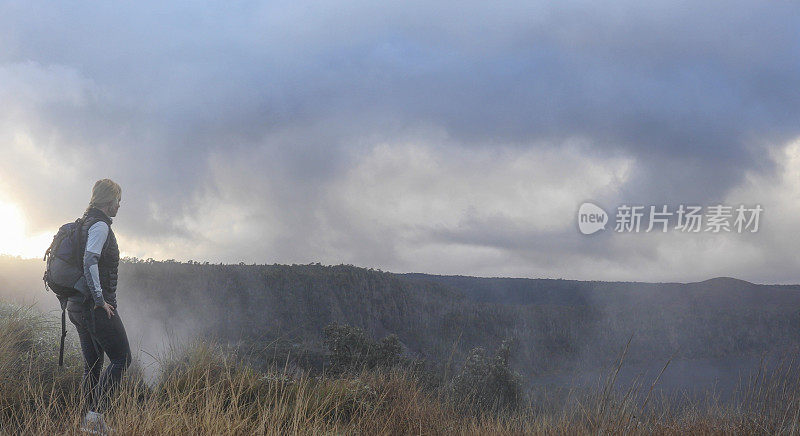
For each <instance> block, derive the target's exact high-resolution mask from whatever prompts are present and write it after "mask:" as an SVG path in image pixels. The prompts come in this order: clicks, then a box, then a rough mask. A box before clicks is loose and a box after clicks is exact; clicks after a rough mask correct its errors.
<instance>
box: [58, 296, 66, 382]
mask: <svg viewBox="0 0 800 436" xmlns="http://www.w3.org/2000/svg"><path fill="white" fill-rule="evenodd" d="M59 300H60V299H59ZM66 337H67V301H66V300H62V301H61V347H60V348H59V349H58V366H59V367H63V366H64V339H65V338H66Z"/></svg>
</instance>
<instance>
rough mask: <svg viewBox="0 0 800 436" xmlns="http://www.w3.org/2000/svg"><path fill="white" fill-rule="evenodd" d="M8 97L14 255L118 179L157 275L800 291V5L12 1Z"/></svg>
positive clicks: (5, 238)
mask: <svg viewBox="0 0 800 436" xmlns="http://www.w3.org/2000/svg"><path fill="white" fill-rule="evenodd" d="M0 103H2V104H0V150H1V151H2V159H0V226H2V227H3V230H0V252H5V253H10V254H16V255H22V256H31V257H33V256H39V255H40V253H41V252H42V251H43V250H44V248H45V247H46V246H47V245H48V242H49V241H48V240H49V238H51V236H52V234H53V233H54V231H55V229H56V228H57V227H58V226H59V225H60V224H62V223H64V222H67V221H70V220H73V219H75V218H76V217H78V216H79V215H80V214H81V213H82V211H83V209H84V208H85V207H86V204H87V202H88V199H89V194H90V190H91V186H92V184H93V183H94V181H95V180H97V179H100V178H105V177H109V178H112V179H114V180H116V181H117V182H119V183H120V184H121V185H122V187H123V201H122V208H121V209H120V212H119V215H118V217H117V218H116V220H115V223H114V229H115V232H116V233H117V235H118V239H119V240H120V244H121V246H122V250H123V252H124V254H126V255H128V256H137V257H140V258H148V257H152V258H155V259H168V258H174V259H178V260H188V259H193V260H200V261H205V260H207V261H211V262H239V261H244V262H247V263H254V262H255V263H274V262H277V263H308V262H322V263H324V264H339V263H350V264H354V265H358V266H365V267H374V268H381V269H384V270H389V271H396V272H406V271H419V272H430V273H441V274H465V275H481V276H517V277H564V278H576V279H600V280H647V281H694V280H703V279H707V278H711V277H715V276H734V277H739V278H742V279H747V280H751V281H757V282H765V283H800V256H798V255H797V254H796V253H797V250H798V247H800V232H798V231H797V226H798V223H800V5H798V3H796V2H789V1H774V2H761V1H753V2H737V1H724V2H722V1H720V2H676V1H667V2H638V1H636V2H634V1H630V2H627V1H620V2H614V3H613V4H602V3H599V2H589V1H586V2H573V1H559V2H532V1H513V0H512V1H508V2H500V3H497V2H494V3H491V2H490V3H487V2H464V1H459V2H447V1H441V2H433V3H431V2H428V1H425V2H418V1H405V2H394V3H386V2H374V1H340V2H305V1H292V2H283V1H278V2H269V3H266V2H263V3H262V2H205V3H203V2H148V1H140V2H130V3H126V4H121V3H120V2H106V3H96V2H93V3H83V2H68V3H67V2H55V3H51V2H47V3H40V2H35V1H31V2H0ZM584 201H592V202H594V203H596V204H598V205H600V206H602V207H603V208H604V209H605V210H606V211H608V212H609V214H610V219H611V220H612V221H613V220H614V219H615V216H614V214H615V209H616V208H617V207H618V206H620V205H623V204H630V205H659V207H660V206H661V205H668V206H669V207H670V210H672V209H674V208H676V207H677V206H678V205H680V204H695V205H701V206H704V207H708V206H712V205H718V204H722V205H731V206H738V205H739V204H744V205H747V206H753V205H755V204H760V205H761V206H762V207H763V208H764V212H763V213H762V214H761V216H760V227H759V229H758V232H755V233H752V232H744V233H738V232H735V231H733V232H720V233H718V234H714V233H711V232H699V233H685V232H679V231H668V232H666V233H660V232H650V233H646V232H639V233H634V232H628V233H625V232H614V231H613V230H614V229H613V227H614V223H613V222H612V223H611V224H610V225H608V226H607V229H606V230H602V231H600V232H598V233H596V234H593V235H589V236H587V235H583V234H581V233H580V232H579V231H578V226H577V210H578V207H579V205H580V204H581V203H582V202H584Z"/></svg>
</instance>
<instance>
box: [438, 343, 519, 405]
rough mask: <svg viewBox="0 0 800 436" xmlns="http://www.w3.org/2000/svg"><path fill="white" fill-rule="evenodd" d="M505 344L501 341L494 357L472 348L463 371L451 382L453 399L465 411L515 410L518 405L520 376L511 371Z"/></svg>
mask: <svg viewBox="0 0 800 436" xmlns="http://www.w3.org/2000/svg"><path fill="white" fill-rule="evenodd" d="M510 356H511V347H510V344H509V341H507V340H506V341H503V343H502V344H501V345H500V347H499V348H498V349H497V353H496V354H495V355H494V356H489V355H488V354H487V351H486V349H485V348H482V347H477V348H474V349H472V351H471V352H470V354H469V357H467V360H466V362H465V363H464V368H463V369H462V370H461V372H460V373H459V374H458V375H456V377H455V378H454V379H453V384H452V394H453V398H454V399H456V400H457V402H458V403H459V404H460V405H461V406H462V407H463V408H464V409H467V410H468V411H472V412H498V411H507V410H516V409H518V408H519V407H520V406H521V405H522V401H523V390H522V377H521V376H520V375H519V374H518V373H516V372H514V371H512V370H511V368H510V366H509V359H510Z"/></svg>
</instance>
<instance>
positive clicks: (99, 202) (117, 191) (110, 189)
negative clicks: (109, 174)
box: [89, 179, 122, 208]
mask: <svg viewBox="0 0 800 436" xmlns="http://www.w3.org/2000/svg"><path fill="white" fill-rule="evenodd" d="M120 199H122V188H120V186H119V185H118V184H117V183H116V182H114V181H113V180H111V179H102V180H98V181H97V182H95V184H94V188H92V199H91V200H89V207H97V208H103V207H106V206H109V205H111V204H114V203H116V202H117V200H120Z"/></svg>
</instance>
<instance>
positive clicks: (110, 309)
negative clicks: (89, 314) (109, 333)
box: [94, 301, 114, 319]
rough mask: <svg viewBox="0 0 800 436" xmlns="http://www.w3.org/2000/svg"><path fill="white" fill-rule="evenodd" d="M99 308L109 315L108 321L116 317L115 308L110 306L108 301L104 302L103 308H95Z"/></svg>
mask: <svg viewBox="0 0 800 436" xmlns="http://www.w3.org/2000/svg"><path fill="white" fill-rule="evenodd" d="M98 307H102V308H103V309H105V311H106V313H107V314H108V319H111V317H112V316H114V306H112V305H110V304H108V301H104V302H103V305H102V306H94V308H95V309H97V308H98Z"/></svg>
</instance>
